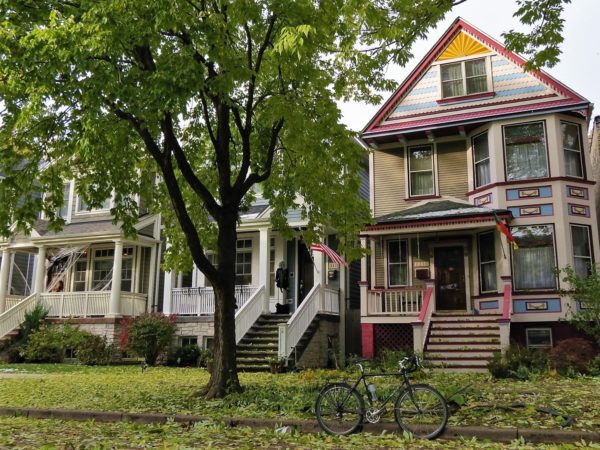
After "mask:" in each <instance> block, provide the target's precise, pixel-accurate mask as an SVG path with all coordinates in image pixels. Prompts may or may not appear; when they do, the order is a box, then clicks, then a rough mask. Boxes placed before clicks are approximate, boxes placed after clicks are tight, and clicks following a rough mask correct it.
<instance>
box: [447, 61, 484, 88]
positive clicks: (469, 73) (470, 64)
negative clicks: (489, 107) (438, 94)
mask: <svg viewBox="0 0 600 450" xmlns="http://www.w3.org/2000/svg"><path fill="white" fill-rule="evenodd" d="M441 73H442V98H448V97H460V96H462V95H471V94H478V93H480V92H487V91H488V82H487V72H486V62H485V58H481V59H472V60H470V61H460V62H456V63H450V64H443V65H442V66H441Z"/></svg>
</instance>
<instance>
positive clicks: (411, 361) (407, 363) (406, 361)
mask: <svg viewBox="0 0 600 450" xmlns="http://www.w3.org/2000/svg"><path fill="white" fill-rule="evenodd" d="M365 361H367V360H366V359H364V358H357V359H356V360H355V364H356V365H357V366H358V370H359V371H360V373H361V375H363V374H364V373H365V367H364V366H363V362H365ZM422 363H423V360H422V359H421V358H420V357H419V356H418V355H413V356H407V357H405V358H402V359H401V360H400V361H398V366H399V368H400V372H414V371H415V370H417V369H420V368H423V364H422ZM411 366H412V367H411Z"/></svg>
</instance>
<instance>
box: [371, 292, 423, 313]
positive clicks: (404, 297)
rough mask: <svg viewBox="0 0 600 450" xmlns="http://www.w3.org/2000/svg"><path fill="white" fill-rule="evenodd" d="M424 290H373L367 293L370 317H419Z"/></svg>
mask: <svg viewBox="0 0 600 450" xmlns="http://www.w3.org/2000/svg"><path fill="white" fill-rule="evenodd" d="M423 292H424V288H420V287H407V288H399V289H371V290H369V291H367V313H368V314H369V315H395V316H417V315H418V314H419V312H420V311H421V306H422V304H423Z"/></svg>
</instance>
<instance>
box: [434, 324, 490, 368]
mask: <svg viewBox="0 0 600 450" xmlns="http://www.w3.org/2000/svg"><path fill="white" fill-rule="evenodd" d="M500 317H501V316H500V315H499V314H478V315H473V314H467V313H460V314H457V313H446V314H444V313H437V314H434V315H432V317H431V323H430V326H429V334H428V337H427V343H426V345H425V351H424V357H425V359H426V360H427V361H429V362H430V364H431V365H433V367H435V368H439V369H443V370H449V371H453V372H487V364H488V361H489V360H490V358H491V357H492V355H493V354H494V353H495V352H499V351H500V327H499V326H498V319H499V318H500Z"/></svg>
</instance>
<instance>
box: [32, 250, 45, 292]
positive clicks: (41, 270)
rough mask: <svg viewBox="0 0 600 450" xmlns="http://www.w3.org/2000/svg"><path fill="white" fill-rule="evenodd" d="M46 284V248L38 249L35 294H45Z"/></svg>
mask: <svg viewBox="0 0 600 450" xmlns="http://www.w3.org/2000/svg"><path fill="white" fill-rule="evenodd" d="M45 283H46V246H44V245H41V246H39V247H38V256H37V264H36V266H35V285H34V286H35V287H34V289H35V290H34V292H35V293H36V294H41V293H42V292H44V290H45V289H44V286H45Z"/></svg>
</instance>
